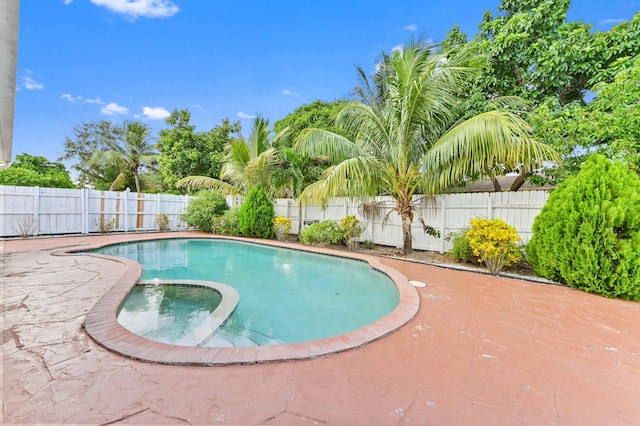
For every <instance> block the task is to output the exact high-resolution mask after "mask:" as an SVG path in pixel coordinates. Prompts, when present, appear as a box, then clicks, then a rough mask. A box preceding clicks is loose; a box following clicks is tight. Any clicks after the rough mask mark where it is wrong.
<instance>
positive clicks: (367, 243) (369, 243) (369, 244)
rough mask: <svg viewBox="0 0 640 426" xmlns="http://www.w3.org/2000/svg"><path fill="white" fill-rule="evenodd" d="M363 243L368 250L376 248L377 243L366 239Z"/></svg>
mask: <svg viewBox="0 0 640 426" xmlns="http://www.w3.org/2000/svg"><path fill="white" fill-rule="evenodd" d="M362 245H363V246H364V248H366V249H367V250H373V249H374V248H376V244H375V243H374V242H373V241H371V240H364V241H363V242H362Z"/></svg>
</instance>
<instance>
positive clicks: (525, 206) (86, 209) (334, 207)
mask: <svg viewBox="0 0 640 426" xmlns="http://www.w3.org/2000/svg"><path fill="white" fill-rule="evenodd" d="M548 197H549V192H548V191H535V190H534V191H519V192H477V193H455V194H447V195H441V196H438V197H435V198H433V199H424V200H422V202H421V203H420V204H421V205H420V208H419V211H418V212H419V215H418V216H421V217H422V218H423V220H424V222H425V223H426V224H427V225H429V226H431V227H433V228H434V229H435V230H436V231H438V232H439V233H440V237H439V238H436V237H433V236H431V235H428V234H427V233H426V232H425V231H424V230H423V227H422V224H421V223H420V222H419V221H418V220H417V219H416V220H414V223H413V229H412V233H413V238H414V242H413V247H414V248H416V249H419V250H433V251H441V252H442V251H448V250H449V249H450V247H451V242H450V241H448V240H447V236H448V235H449V234H450V233H452V232H456V231H458V230H460V229H462V228H465V227H467V226H469V220H471V219H473V218H475V217H485V218H489V219H493V218H498V219H502V220H504V221H505V222H507V223H508V224H509V225H512V226H514V227H515V228H516V230H517V232H518V234H519V235H520V236H521V237H522V240H523V242H527V241H529V239H530V238H531V227H532V225H533V221H534V219H535V217H536V216H537V215H538V213H539V212H540V210H541V209H542V207H543V206H544V204H545V202H546V201H547V198H548ZM192 198H193V197H190V196H181V195H168V194H138V193H135V192H128V191H124V192H115V191H98V190H89V189H61V188H38V187H18V186H2V185H0V207H1V209H0V236H1V237H17V236H21V235H23V233H24V232H25V227H26V228H29V227H31V230H32V232H31V235H57V234H88V233H98V232H100V231H101V228H103V229H104V225H106V224H108V223H109V221H113V228H112V229H110V231H121V232H130V231H152V230H157V229H158V225H157V223H156V217H157V215H158V214H165V215H166V216H167V218H168V220H169V224H168V230H173V231H175V230H184V229H187V225H186V224H185V223H184V222H183V221H182V220H181V219H180V216H181V214H182V213H184V211H185V208H186V206H187V205H188V204H189V200H190V199H192ZM226 198H227V203H228V204H229V206H230V207H233V206H237V205H240V204H241V203H242V198H240V197H237V196H227V197H226ZM376 201H377V203H378V205H379V206H381V209H380V212H379V213H380V214H379V215H378V216H376V217H375V218H373V219H367V218H365V217H363V214H362V211H361V210H362V209H361V208H360V203H358V202H355V201H350V200H348V199H345V198H335V199H332V200H331V201H330V202H329V204H328V206H327V207H326V208H325V209H322V208H320V207H318V206H308V207H305V208H303V209H302V210H301V217H298V216H299V209H298V207H297V206H296V204H295V200H291V199H276V200H275V214H276V216H284V217H288V218H289V219H291V221H292V228H291V233H292V234H298V233H299V230H300V225H301V224H302V227H303V228H304V227H306V226H309V225H310V224H312V223H316V222H321V221H323V220H332V221H335V222H336V223H338V224H339V223H340V220H342V218H343V217H345V216H348V215H353V216H355V217H356V218H358V219H359V220H360V224H361V225H362V227H363V228H364V230H363V232H362V235H361V236H360V238H359V239H358V240H359V241H371V242H373V243H375V244H380V245H386V246H395V247H401V246H402V227H401V223H400V218H399V216H398V215H397V214H396V213H395V212H394V211H393V202H392V199H391V198H389V197H378V198H376ZM21 229H22V231H21Z"/></svg>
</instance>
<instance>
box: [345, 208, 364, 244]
mask: <svg viewBox="0 0 640 426" xmlns="http://www.w3.org/2000/svg"><path fill="white" fill-rule="evenodd" d="M340 232H342V234H343V235H344V239H345V241H346V242H347V247H349V250H353V248H354V246H355V244H356V243H355V241H354V238H358V237H360V235H362V226H360V221H359V220H358V218H356V217H355V216H353V215H349V216H345V217H343V218H342V220H341V221H340Z"/></svg>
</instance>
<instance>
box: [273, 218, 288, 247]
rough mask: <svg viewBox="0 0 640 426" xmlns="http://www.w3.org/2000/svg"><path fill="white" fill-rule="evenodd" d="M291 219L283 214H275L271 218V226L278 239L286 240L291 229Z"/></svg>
mask: <svg viewBox="0 0 640 426" xmlns="http://www.w3.org/2000/svg"><path fill="white" fill-rule="evenodd" d="M291 225H292V224H291V219H289V218H288V217H284V216H277V217H276V218H275V219H273V228H274V229H275V231H276V237H277V238H278V240H280V241H286V239H287V237H288V236H289V232H290V231H291Z"/></svg>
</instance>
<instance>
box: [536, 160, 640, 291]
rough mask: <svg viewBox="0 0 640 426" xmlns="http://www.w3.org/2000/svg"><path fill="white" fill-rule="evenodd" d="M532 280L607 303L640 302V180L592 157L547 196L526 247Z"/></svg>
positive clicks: (625, 169)
mask: <svg viewBox="0 0 640 426" xmlns="http://www.w3.org/2000/svg"><path fill="white" fill-rule="evenodd" d="M527 254H528V257H529V262H530V263H531V264H532V265H533V267H534V270H535V271H536V273H537V274H539V275H541V276H543V277H546V278H549V279H551V280H555V281H559V282H562V283H565V284H568V285H570V286H572V287H576V288H579V289H582V290H585V291H588V292H593V293H597V294H601V295H603V296H607V297H621V298H624V299H633V300H639V299H640V178H639V177H638V175H637V174H635V173H633V172H631V171H630V170H629V168H628V166H627V165H625V164H622V163H619V162H612V161H611V160H609V159H607V158H605V157H603V156H601V155H597V154H594V155H592V156H591V157H589V159H588V160H587V162H586V163H585V164H584V166H583V168H582V170H581V171H580V173H578V174H577V175H576V176H573V177H570V178H569V179H567V180H566V181H564V182H563V183H562V184H561V185H560V186H559V187H558V188H557V189H556V190H555V191H553V192H552V193H551V196H550V197H549V200H548V201H547V204H546V205H545V206H544V208H543V209H542V211H541V213H540V214H539V215H538V216H537V217H536V220H535V222H534V224H533V238H532V239H531V241H530V242H529V244H528V246H527Z"/></svg>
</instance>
